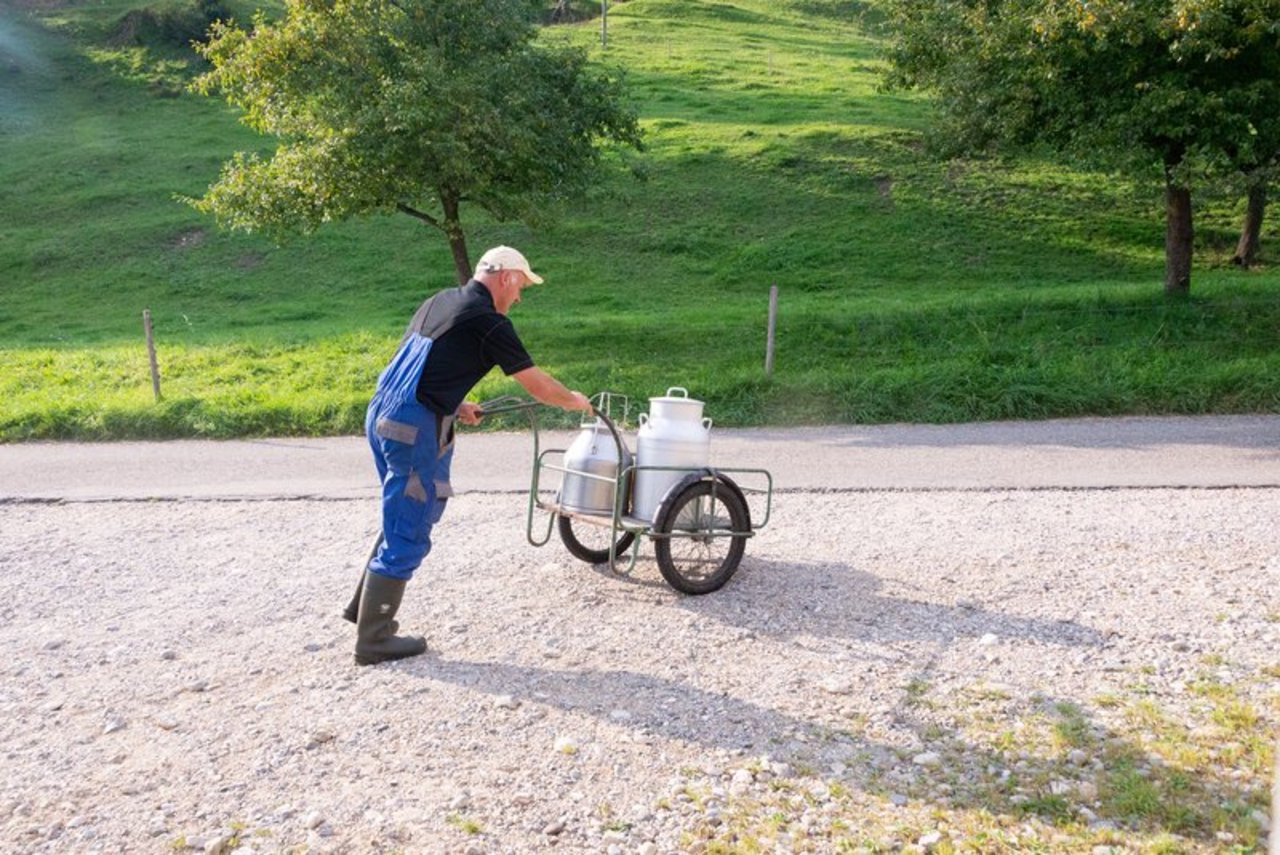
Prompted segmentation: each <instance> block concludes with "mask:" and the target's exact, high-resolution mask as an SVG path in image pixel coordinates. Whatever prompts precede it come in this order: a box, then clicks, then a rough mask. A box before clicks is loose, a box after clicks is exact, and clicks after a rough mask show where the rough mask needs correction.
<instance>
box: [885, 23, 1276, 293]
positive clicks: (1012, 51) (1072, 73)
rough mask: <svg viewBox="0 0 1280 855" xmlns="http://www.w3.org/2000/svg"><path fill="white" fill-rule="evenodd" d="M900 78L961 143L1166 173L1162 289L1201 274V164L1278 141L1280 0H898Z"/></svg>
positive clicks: (896, 81) (1256, 159) (1228, 162)
mask: <svg viewBox="0 0 1280 855" xmlns="http://www.w3.org/2000/svg"><path fill="white" fill-rule="evenodd" d="M888 2H889V4H890V9H889V11H890V19H891V21H892V29H893V33H894V35H893V42H892V45H891V48H890V52H889V59H890V72H889V75H888V78H887V79H888V82H889V84H890V85H896V86H908V87H921V88H926V89H931V90H934V91H936V92H937V93H938V96H939V102H940V109H941V114H942V128H943V129H944V130H943V133H944V134H945V135H946V136H947V137H949V138H950V139H951V140H953V141H954V142H955V143H956V145H957V146H958V147H959V148H962V149H968V150H973V149H981V148H986V147H994V148H1003V149H1016V148H1019V147H1023V146H1029V145H1036V144H1039V145H1044V144H1047V145H1049V146H1051V147H1053V148H1056V149H1057V150H1059V151H1062V152H1067V153H1071V154H1074V155H1081V156H1084V157H1087V158H1089V159H1091V160H1103V161H1105V162H1107V163H1109V164H1112V165H1119V166H1121V167H1123V168H1127V169H1131V170H1145V169H1149V168H1150V166H1151V165H1153V164H1154V165H1158V166H1159V167H1160V168H1161V170H1162V172H1163V175H1164V185H1165V210H1166V220H1165V222H1166V225H1165V291H1166V293H1169V294H1173V295H1182V294H1186V293H1188V291H1189V289H1190V285H1191V260H1192V239H1193V228H1192V208H1191V189H1192V183H1193V176H1194V175H1196V174H1200V173H1210V174H1224V173H1227V172H1231V171H1237V172H1238V171H1248V170H1251V169H1254V168H1256V167H1258V166H1259V165H1261V164H1263V163H1265V162H1267V161H1268V160H1270V159H1272V158H1274V153H1275V152H1277V151H1280V0H888Z"/></svg>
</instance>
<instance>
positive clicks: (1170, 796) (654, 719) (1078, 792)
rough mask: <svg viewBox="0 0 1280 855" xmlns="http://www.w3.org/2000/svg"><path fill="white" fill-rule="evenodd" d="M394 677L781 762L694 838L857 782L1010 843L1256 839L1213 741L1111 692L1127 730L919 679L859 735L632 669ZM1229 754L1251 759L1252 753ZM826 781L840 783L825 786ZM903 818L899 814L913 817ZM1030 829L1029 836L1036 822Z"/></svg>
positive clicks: (449, 667) (997, 694)
mask: <svg viewBox="0 0 1280 855" xmlns="http://www.w3.org/2000/svg"><path fill="white" fill-rule="evenodd" d="M402 673H405V674H409V675H412V676H414V677H417V678H420V679H424V680H433V681H443V682H446V683H452V684H455V685H458V686H464V687H466V688H468V689H471V690H474V691H478V692H483V693H486V694H489V695H492V696H494V697H497V696H500V695H511V696H513V697H515V698H517V699H519V700H520V701H521V702H523V703H529V704H544V705H548V706H551V707H555V708H558V709H561V710H564V711H573V712H576V713H578V714H585V715H588V716H592V717H595V718H597V719H599V720H600V721H602V722H607V723H610V724H613V725H615V726H617V727H619V728H623V729H626V730H628V731H630V732H632V733H633V734H634V737H633V738H634V742H635V743H638V744H640V745H649V744H650V740H651V739H652V738H657V739H662V740H679V741H683V742H688V743H692V744H696V745H703V746H707V747H710V748H717V749H726V750H729V751H739V752H742V759H741V760H740V761H739V762H738V763H737V764H735V766H743V767H748V768H756V769H759V768H761V767H760V766H758V765H756V764H757V763H758V761H757V758H759V757H761V756H763V755H767V756H768V758H769V761H770V763H775V762H782V763H784V764H786V766H785V767H784V768H783V769H781V770H779V769H777V768H774V767H770V766H768V765H766V766H765V767H763V768H764V769H765V772H764V773H762V772H759V771H757V772H756V780H757V782H758V783H760V784H762V785H766V784H767V786H763V788H762V789H756V790H754V791H753V792H752V793H750V794H746V795H743V796H742V797H741V798H742V799H744V800H745V801H746V803H745V804H744V805H743V809H742V810H732V811H729V814H730V817H731V819H730V820H729V822H728V824H726V825H724V826H721V827H717V828H712V827H711V826H707V827H706V828H704V829H703V832H704V833H706V834H707V835H708V836H707V838H706V839H707V840H708V841H710V840H715V839H724V840H729V839H734V838H735V836H736V835H738V834H743V833H746V834H750V833H754V831H755V829H753V828H752V823H755V822H761V823H768V824H772V825H773V826H774V827H775V830H777V828H778V827H785V826H786V825H789V824H791V823H796V822H800V821H801V819H802V815H803V814H805V813H806V811H807V810H808V806H809V802H808V801H806V800H805V799H800V800H797V799H795V798H793V797H792V796H793V794H794V793H796V792H805V791H808V790H809V788H811V787H814V786H818V785H820V784H821V785H822V786H823V787H824V792H825V795H824V796H823V798H825V799H827V800H829V801H834V802H836V806H835V808H834V809H833V812H832V815H833V816H837V817H839V816H841V815H842V814H847V815H848V816H854V817H856V816H858V815H860V814H861V813H864V812H865V809H866V801H865V798H864V797H862V796H858V795H856V794H855V792H861V793H865V794H867V795H869V796H872V797H874V798H876V799H879V800H883V801H885V802H890V803H895V804H900V805H903V806H912V807H916V808H919V807H924V808H928V809H929V810H931V811H934V812H935V813H934V815H935V816H939V815H940V814H937V813H936V811H939V810H943V811H949V812H963V813H966V814H969V815H970V817H971V818H969V819H959V820H958V823H959V824H960V826H961V827H963V825H964V824H965V823H970V822H976V823H978V824H979V825H980V826H981V825H984V824H985V825H986V827H987V828H988V829H991V830H993V831H995V832H996V833H997V834H999V835H1002V836H1003V835H1004V834H1005V833H1006V831H1007V832H1008V833H1010V834H1012V835H1013V837H1010V838H1009V839H1010V840H1014V839H1016V838H1017V836H1018V835H1020V834H1025V833H1028V832H1026V831H1025V830H1018V826H1019V824H1022V823H1025V822H1026V821H1028V820H1031V819H1034V820H1036V821H1038V822H1039V823H1042V824H1044V825H1047V826H1052V827H1054V828H1057V829H1059V830H1060V831H1061V832H1065V834H1066V835H1067V837H1064V838H1062V839H1063V840H1069V841H1071V842H1072V843H1076V844H1080V843H1082V844H1092V845H1103V844H1107V845H1123V844H1126V843H1129V844H1132V843H1136V842H1139V840H1140V839H1142V840H1155V841H1159V840H1161V839H1162V837H1164V836H1166V835H1170V834H1173V835H1178V836H1179V837H1180V838H1181V839H1183V840H1184V841H1187V840H1190V841H1196V842H1198V843H1200V844H1201V845H1211V846H1212V845H1215V844H1220V843H1221V841H1222V840H1223V839H1224V838H1221V837H1219V836H1217V835H1218V834H1219V832H1221V831H1222V830H1223V829H1230V834H1232V835H1233V839H1234V840H1237V841H1239V842H1241V843H1243V844H1246V845H1247V844H1249V843H1251V842H1256V841H1257V840H1258V839H1259V828H1258V825H1257V823H1256V821H1255V820H1254V819H1252V818H1251V817H1252V816H1254V815H1256V814H1257V813H1258V812H1259V811H1265V809H1266V804H1265V802H1266V798H1265V796H1266V788H1265V787H1264V786H1257V787H1250V786H1249V785H1248V784H1247V783H1246V782H1244V781H1241V780H1237V779H1236V778H1235V777H1233V776H1237V775H1238V774H1239V773H1238V772H1236V771H1235V770H1233V769H1232V768H1231V765H1230V764H1229V763H1228V764H1225V765H1224V764H1223V763H1222V762H1221V759H1227V758H1221V759H1219V760H1215V759H1214V758H1218V756H1219V755H1217V754H1216V753H1214V752H1215V751H1216V749H1215V748H1214V747H1213V742H1212V740H1213V739H1214V738H1215V737H1212V736H1205V737H1200V736H1198V735H1197V731H1196V730H1194V729H1193V728H1192V725H1191V724H1189V723H1186V722H1174V721H1171V720H1168V719H1163V718H1160V719H1159V720H1153V719H1152V715H1153V713H1152V712H1151V711H1150V709H1149V702H1147V701H1143V700H1141V699H1138V700H1128V699H1116V700H1115V701H1113V702H1112V703H1115V704H1122V705H1129V704H1132V705H1133V708H1132V711H1130V710H1122V711H1123V712H1125V713H1126V714H1131V715H1132V716H1136V717H1137V718H1138V720H1137V721H1136V722H1135V727H1136V728H1137V729H1138V730H1136V731H1133V732H1125V731H1121V730H1117V729H1114V728H1111V727H1107V726H1105V725H1102V724H1099V723H1098V722H1097V721H1095V720H1093V718H1092V717H1091V714H1090V713H1091V711H1089V710H1087V709H1085V708H1084V707H1082V706H1081V705H1080V704H1079V703H1077V702H1075V701H1070V700H1061V699H1056V698H1052V697H1046V696H1041V695H1036V694H1032V695H1030V696H1015V695H1013V694H1011V693H1010V692H1009V691H1008V690H1005V689H1001V688H998V687H982V686H977V687H974V688H971V689H968V690H964V691H960V692H953V693H948V694H945V695H938V696H935V694H934V690H933V689H932V688H931V687H930V685H929V683H928V682H927V680H926V681H923V682H921V683H919V684H918V685H919V688H917V689H916V690H914V691H907V692H904V693H902V694H900V695H899V699H898V701H897V703H895V704H892V707H893V709H892V714H893V720H894V728H895V730H897V731H898V733H899V735H900V736H901V734H903V733H904V732H905V733H908V734H910V737H911V738H910V739H909V740H907V741H905V742H903V741H902V740H901V739H899V740H898V741H897V744H891V743H889V742H887V741H884V740H880V739H877V738H872V737H870V736H868V735H866V734H865V733H864V732H861V727H860V726H859V725H858V723H857V722H856V721H848V722H847V723H846V724H845V725H836V724H833V723H832V720H831V719H830V718H827V720H826V721H820V720H818V718H819V717H817V716H815V718H814V719H812V720H811V719H810V718H807V717H798V716H795V715H791V714H787V713H784V712H780V711H778V710H775V709H770V708H768V707H767V706H764V705H762V704H757V703H753V702H751V701H746V700H742V699H739V698H734V697H731V696H728V695H723V694H719V693H716V692H709V691H705V690H702V689H699V688H697V687H694V686H691V685H689V684H688V683H686V682H683V681H682V680H680V679H679V678H673V679H666V678H662V677H655V676H652V675H647V674H640V673H635V672H631V671H622V670H600V669H591V668H586V669H580V670H570V669H566V670H551V669H547V668H540V667H530V666H524V665H508V664H502V663H496V662H465V661H456V660H455V661H449V660H441V659H433V660H429V661H423V662H421V663H413V665H407V666H405V667H404V670H403V672H402ZM605 699H610V702H608V703H606V702H605ZM618 704H621V705H624V707H625V711H626V715H625V716H624V715H620V714H619V713H618V710H617V707H616V706H614V705H618ZM819 706H821V704H819ZM1125 717H1127V716H1121V719H1123V718H1125ZM1138 731H1142V732H1143V733H1144V734H1145V735H1144V736H1143V737H1142V739H1143V740H1144V741H1150V740H1155V742H1156V743H1157V744H1158V745H1161V746H1163V748H1162V749H1161V750H1163V751H1165V752H1180V756H1182V757H1184V758H1185V760H1184V762H1183V763H1182V764H1179V765H1172V764H1169V763H1167V761H1165V760H1164V759H1162V756H1161V752H1160V751H1157V750H1154V749H1153V747H1151V746H1144V744H1143V742H1142V741H1139V739H1138V738H1137V737H1136V733H1137V732H1138ZM1241 750H1244V749H1241ZM1230 759H1233V760H1235V761H1239V760H1241V759H1246V765H1249V766H1259V765H1261V764H1264V761H1265V759H1266V758H1256V757H1255V758H1251V759H1249V758H1241V757H1239V756H1233V757H1232V758H1230ZM732 772H733V768H728V769H724V770H721V771H719V772H712V773H708V772H706V771H705V770H702V769H700V768H691V769H684V770H682V771H681V774H682V775H683V776H684V777H685V778H686V779H687V780H688V782H689V785H690V786H693V787H695V788H697V787H699V786H702V787H704V788H708V789H709V788H710V787H712V786H724V784H725V781H726V780H727V779H728V777H729V776H730V775H731V774H732ZM762 775H765V776H764V777H762ZM700 782H701V783H700ZM833 783H838V784H839V785H840V786H839V787H838V788H835V789H833V788H832V784H833ZM730 798H731V799H732V797H730ZM952 815H954V814H952ZM902 816H903V821H905V822H911V821H912V820H911V817H912V814H903V815H902ZM779 823H781V826H779ZM1023 828H1024V829H1025V828H1026V827H1025V826H1024V827H1023ZM1031 833H1034V834H1036V835H1037V837H1036V838H1034V839H1040V838H1039V837H1038V835H1039V834H1040V832H1038V831H1034V832H1031ZM1001 839H1003V837H1001ZM833 842H834V841H833ZM1001 851H1004V850H1001ZM1019 851H1020V850H1019ZM1170 851H1174V850H1170ZM1176 851H1182V850H1176ZM1197 851H1198V850H1197ZM1243 851H1248V850H1247V849H1245V850H1243Z"/></svg>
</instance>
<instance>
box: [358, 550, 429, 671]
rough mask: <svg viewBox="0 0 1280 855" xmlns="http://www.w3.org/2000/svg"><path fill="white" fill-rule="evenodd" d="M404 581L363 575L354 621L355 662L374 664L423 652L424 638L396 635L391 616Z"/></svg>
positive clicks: (394, 611) (401, 592) (369, 574)
mask: <svg viewBox="0 0 1280 855" xmlns="http://www.w3.org/2000/svg"><path fill="white" fill-rule="evenodd" d="M405 584H406V583H405V581H404V580H403V579H388V578H387V577H386V576H380V575H378V574H377V573H368V572H366V573H365V574H364V591H363V592H362V594H361V596H360V614H359V617H358V619H357V621H356V664H357V665H376V664H378V663H379V662H389V661H391V660H393V659H407V658H409V657H410V656H418V655H420V654H422V653H426V652H427V640H426V639H425V638H422V637H421V636H416V635H404V636H402V635H396V634H395V630H396V627H397V626H398V624H396V621H395V616H396V612H397V611H399V610H400V600H401V599H402V598H403V597H404V586H405Z"/></svg>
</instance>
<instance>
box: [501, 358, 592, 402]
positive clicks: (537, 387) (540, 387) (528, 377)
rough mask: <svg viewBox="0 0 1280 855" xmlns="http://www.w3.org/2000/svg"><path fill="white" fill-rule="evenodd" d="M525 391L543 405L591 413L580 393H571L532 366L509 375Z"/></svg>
mask: <svg viewBox="0 0 1280 855" xmlns="http://www.w3.org/2000/svg"><path fill="white" fill-rule="evenodd" d="M511 376H512V377H514V378H515V379H516V380H517V381H519V383H520V385H521V386H523V387H524V388H525V391H526V392H528V393H529V394H530V395H532V396H533V397H534V398H536V399H537V400H539V401H541V402H542V403H544V404H550V405H551V406H553V407H560V408H561V409H564V410H581V411H583V412H584V413H589V412H591V402H590V401H588V400H587V396H586V395H584V394H582V393H581V392H573V391H570V390H569V389H568V388H566V387H565V385H564V384H563V383H561V382H560V381H559V380H557V379H556V378H554V377H552V376H551V375H550V374H548V373H547V372H545V371H543V370H542V369H541V368H539V367H538V366H536V365H534V366H531V367H529V368H526V369H524V370H523V371H517V372H516V373H515V374H512V375H511Z"/></svg>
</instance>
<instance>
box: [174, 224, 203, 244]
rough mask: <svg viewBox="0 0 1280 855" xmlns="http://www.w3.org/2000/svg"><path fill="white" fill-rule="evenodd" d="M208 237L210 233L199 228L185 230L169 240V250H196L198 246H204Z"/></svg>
mask: <svg viewBox="0 0 1280 855" xmlns="http://www.w3.org/2000/svg"><path fill="white" fill-rule="evenodd" d="M208 237H209V233H208V232H207V231H206V230H205V229H203V228H200V227H199V226H196V227H194V228H189V229H183V230H182V231H180V232H178V233H177V234H176V235H174V236H173V237H172V238H170V239H169V248H170V249H194V248H195V247H197V246H203V245H204V242H205V240H206V239H207V238H208Z"/></svg>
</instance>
